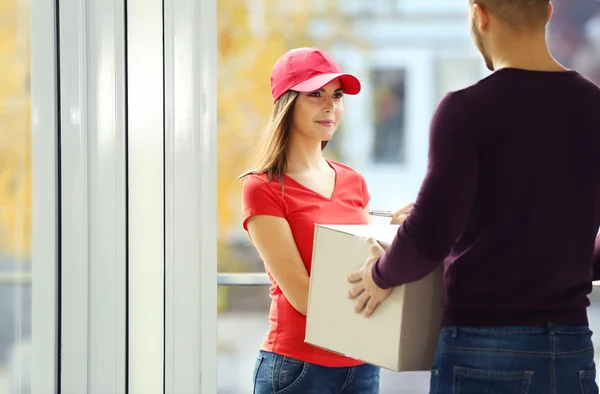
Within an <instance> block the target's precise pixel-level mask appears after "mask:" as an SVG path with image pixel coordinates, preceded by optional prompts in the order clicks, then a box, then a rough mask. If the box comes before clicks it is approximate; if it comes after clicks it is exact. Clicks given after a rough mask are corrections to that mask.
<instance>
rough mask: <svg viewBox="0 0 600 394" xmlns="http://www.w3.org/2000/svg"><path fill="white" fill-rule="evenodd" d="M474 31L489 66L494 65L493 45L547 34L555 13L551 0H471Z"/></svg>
mask: <svg viewBox="0 0 600 394" xmlns="http://www.w3.org/2000/svg"><path fill="white" fill-rule="evenodd" d="M469 3H470V4H469V19H470V22H471V34H472V36H473V41H474V42H475V45H476V46H477V49H478V50H479V52H481V55H482V56H483V59H484V61H485V64H486V66H487V68H488V69H489V70H491V71H493V70H494V69H495V67H494V60H493V57H494V53H492V52H493V51H494V45H495V44H497V43H498V42H502V41H504V42H509V41H511V40H515V39H517V38H519V36H521V37H527V36H535V35H540V34H541V35H542V36H543V35H544V33H545V28H546V25H547V24H548V22H549V20H550V17H551V15H552V5H551V3H550V0H469Z"/></svg>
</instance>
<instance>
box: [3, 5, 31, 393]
mask: <svg viewBox="0 0 600 394" xmlns="http://www.w3.org/2000/svg"><path fill="white" fill-rule="evenodd" d="M1 10H2V11H1V12H0V20H1V23H0V75H1V76H2V77H1V78H0V393H10V394H16V393H20V394H22V393H29V392H30V389H29V387H30V372H31V370H30V338H31V283H30V278H31V276H30V275H31V157H30V155H31V149H30V146H31V144H30V142H31V129H30V93H29V2H27V1H18V0H2V1H1Z"/></svg>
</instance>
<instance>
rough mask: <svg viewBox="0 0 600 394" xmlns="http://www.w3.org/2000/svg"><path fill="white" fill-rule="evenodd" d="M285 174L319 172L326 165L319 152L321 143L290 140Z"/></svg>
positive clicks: (320, 151)
mask: <svg viewBox="0 0 600 394" xmlns="http://www.w3.org/2000/svg"><path fill="white" fill-rule="evenodd" d="M286 156H287V172H288V173H291V174H293V173H299V172H304V171H311V170H319V169H322V168H323V167H324V166H325V165H327V164H326V162H325V160H324V158H323V153H322V150H321V141H314V140H312V141H307V140H298V139H295V140H294V139H290V141H289V145H288V147H287V152H286Z"/></svg>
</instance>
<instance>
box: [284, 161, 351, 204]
mask: <svg viewBox="0 0 600 394" xmlns="http://www.w3.org/2000/svg"><path fill="white" fill-rule="evenodd" d="M325 161H326V162H327V164H328V165H329V167H330V168H331V169H332V170H333V172H334V174H335V179H334V181H333V190H332V192H331V196H329V197H325V196H324V195H322V194H321V193H317V192H316V191H314V190H313V189H311V188H309V187H306V186H304V185H303V184H301V183H300V182H298V181H297V180H295V179H294V178H292V177H291V176H289V175H287V174H285V175H284V177H285V178H287V179H289V180H290V181H291V182H293V183H294V184H295V185H297V186H298V187H300V188H302V189H304V190H306V191H308V192H310V193H312V194H314V195H315V196H318V197H319V198H322V199H324V200H327V201H333V197H334V196H335V193H336V191H337V185H338V175H339V174H338V171H337V169H336V168H335V165H334V164H333V163H331V162H330V161H329V160H327V159H325Z"/></svg>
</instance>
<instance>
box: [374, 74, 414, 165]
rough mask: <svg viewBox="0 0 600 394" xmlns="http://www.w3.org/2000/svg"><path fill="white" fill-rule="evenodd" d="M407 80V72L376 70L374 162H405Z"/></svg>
mask: <svg viewBox="0 0 600 394" xmlns="http://www.w3.org/2000/svg"><path fill="white" fill-rule="evenodd" d="M405 80H406V72H405V71H404V70H373V71H372V72H371V83H372V85H373V113H374V123H375V125H374V126H375V143H374V145H373V154H372V157H373V161H374V162H375V163H392V164H402V163H404V162H405V158H406V152H405V142H404V141H405V139H406V138H405V132H404V131H405V126H404V125H405V119H406V111H405V102H406V101H405V95H406V92H405Z"/></svg>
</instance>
